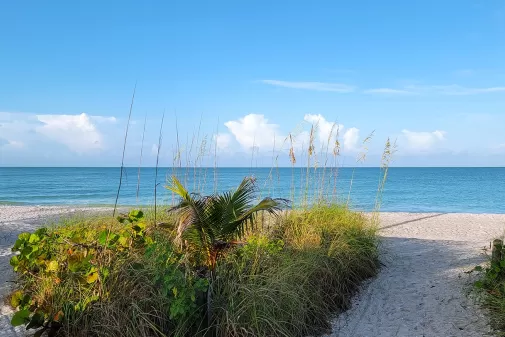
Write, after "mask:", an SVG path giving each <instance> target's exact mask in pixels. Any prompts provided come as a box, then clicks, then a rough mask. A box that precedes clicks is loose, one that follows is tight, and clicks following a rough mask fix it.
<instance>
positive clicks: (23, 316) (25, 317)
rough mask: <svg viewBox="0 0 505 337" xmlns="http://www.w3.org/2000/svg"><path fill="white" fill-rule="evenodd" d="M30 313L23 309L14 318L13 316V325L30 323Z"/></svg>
mask: <svg viewBox="0 0 505 337" xmlns="http://www.w3.org/2000/svg"><path fill="white" fill-rule="evenodd" d="M29 318H30V311H28V310H26V309H23V310H19V311H17V312H16V313H15V314H14V316H12V319H11V324H12V326H20V325H23V324H26V323H28V322H29Z"/></svg>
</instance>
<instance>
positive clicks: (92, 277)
mask: <svg viewBox="0 0 505 337" xmlns="http://www.w3.org/2000/svg"><path fill="white" fill-rule="evenodd" d="M96 280H98V273H97V272H94V273H92V274H89V275H88V276H86V282H87V283H89V284H91V283H94V282H95V281H96Z"/></svg>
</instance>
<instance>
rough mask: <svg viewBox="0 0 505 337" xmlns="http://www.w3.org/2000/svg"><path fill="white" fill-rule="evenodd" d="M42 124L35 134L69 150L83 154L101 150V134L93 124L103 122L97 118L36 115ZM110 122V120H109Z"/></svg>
mask: <svg viewBox="0 0 505 337" xmlns="http://www.w3.org/2000/svg"><path fill="white" fill-rule="evenodd" d="M37 119H38V121H39V122H41V123H42V125H41V126H39V127H37V128H36V132H37V133H40V134H42V135H44V136H46V137H47V138H49V139H51V140H53V141H56V142H58V143H61V144H64V145H65V146H67V147H68V148H69V149H70V150H72V151H74V152H78V153H84V152H88V151H92V150H97V149H101V148H103V142H102V140H103V137H102V134H101V133H100V132H99V131H98V129H97V128H96V125H95V123H94V121H95V122H101V121H104V119H101V117H100V118H99V117H98V116H88V115H87V114H85V113H82V114H80V115H37ZM109 121H110V120H109Z"/></svg>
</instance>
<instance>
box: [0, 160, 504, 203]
mask: <svg viewBox="0 0 505 337" xmlns="http://www.w3.org/2000/svg"><path fill="white" fill-rule="evenodd" d="M120 173H121V169H120V168H119V167H117V168H114V167H107V168H97V167H88V168H86V167H75V168H71V167H65V168H63V167H58V168H49V167H44V168H38V167H0V204H9V205H82V206H98V205H113V204H114V203H115V200H116V195H117V192H118V186H119V181H120ZM173 175H175V176H176V177H178V179H179V180H180V181H181V182H182V183H183V184H184V185H185V186H186V188H187V189H188V190H189V191H190V192H194V193H200V194H203V195H209V194H212V193H216V192H223V191H228V190H233V189H234V188H236V187H237V186H238V185H239V184H240V182H241V181H242V180H243V179H244V177H254V178H255V180H256V186H257V195H258V198H263V197H281V198H285V199H289V200H291V201H292V204H293V206H294V207H296V206H299V205H304V204H305V205H306V204H311V203H316V202H320V201H321V200H325V201H331V202H338V203H341V204H347V205H348V206H349V207H351V208H353V209H356V210H360V211H370V210H373V209H374V208H376V207H377V205H380V210H381V211H389V212H437V213H459V212H463V213H505V168H453V167H451V168H440V167H438V168H398V167H392V168H389V170H388V174H387V179H386V181H385V183H384V184H382V180H383V176H384V171H383V170H381V169H380V168H371V167H360V168H348V167H345V168H325V169H322V168H319V169H318V168H316V169H314V168H310V169H308V170H307V169H306V168H300V167H295V168H292V167H287V168H158V170H156V169H155V168H140V172H139V169H138V168H133V167H129V168H123V176H122V181H121V188H120V190H119V199H118V204H119V205H124V206H152V205H154V202H155V198H154V195H155V190H156V203H157V204H158V205H170V204H173V203H174V202H176V201H177V198H176V197H175V196H174V195H173V193H171V192H170V191H168V190H167V189H166V188H165V186H166V184H167V181H168V180H170V179H171V177H172V176H173ZM381 186H382V187H381Z"/></svg>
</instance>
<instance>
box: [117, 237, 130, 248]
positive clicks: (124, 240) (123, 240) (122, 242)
mask: <svg viewBox="0 0 505 337" xmlns="http://www.w3.org/2000/svg"><path fill="white" fill-rule="evenodd" d="M117 242H118V243H119V244H120V245H121V246H123V247H128V238H127V237H125V236H120V237H119V239H118V240H117Z"/></svg>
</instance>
